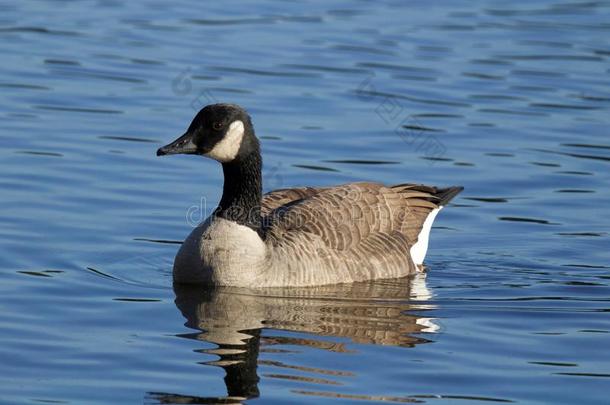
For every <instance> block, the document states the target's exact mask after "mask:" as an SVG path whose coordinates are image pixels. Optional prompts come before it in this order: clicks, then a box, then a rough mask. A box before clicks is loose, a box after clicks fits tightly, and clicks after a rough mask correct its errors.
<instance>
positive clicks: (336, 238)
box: [263, 183, 440, 251]
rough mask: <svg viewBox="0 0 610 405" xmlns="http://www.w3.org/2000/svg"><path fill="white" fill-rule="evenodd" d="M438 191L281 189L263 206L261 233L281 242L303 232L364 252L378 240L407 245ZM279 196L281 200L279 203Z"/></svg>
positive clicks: (371, 186) (372, 186)
mask: <svg viewBox="0 0 610 405" xmlns="http://www.w3.org/2000/svg"><path fill="white" fill-rule="evenodd" d="M314 190H315V192H314ZM438 191H439V190H437V189H436V188H433V187H426V186H419V185H412V184H403V185H397V186H392V187H386V186H384V185H382V184H379V183H350V184H346V185H342V186H337V187H329V188H323V189H311V190H310V189H290V190H282V191H280V192H279V194H277V195H276V196H275V197H274V199H272V200H269V201H270V202H271V201H273V203H274V204H275V203H277V204H275V206H276V208H273V209H270V210H269V208H270V207H271V205H272V204H269V205H268V207H267V209H268V211H264V210H265V209H263V212H267V214H266V217H267V220H268V222H267V224H268V225H267V232H266V238H267V239H268V240H269V241H270V242H271V243H273V244H282V241H284V240H293V239H294V237H295V236H296V235H297V234H298V235H302V234H309V235H310V236H311V237H312V238H314V239H319V240H321V241H322V242H323V244H324V245H325V246H327V247H328V248H330V249H333V250H338V251H346V250H349V249H358V248H359V247H362V248H365V247H367V248H366V250H367V251H370V250H371V249H373V248H374V246H372V245H376V244H379V243H382V244H383V245H388V246H389V247H391V248H392V249H394V248H395V247H396V246H397V242H396V239H397V238H398V239H400V242H401V243H400V244H399V245H404V243H405V242H406V243H407V244H408V245H412V244H413V243H415V242H416V241H417V236H418V235H419V232H420V230H421V227H422V225H423V223H424V221H425V219H426V217H427V216H428V214H429V213H430V211H431V210H433V209H435V208H438V206H439V204H438V202H439V201H440V198H439V197H438V196H437V194H438ZM271 194H274V193H271ZM282 201H287V203H285V204H283V205H280V204H281V202H282ZM263 204H265V200H263ZM405 239H406V241H405ZM395 242H396V243H395ZM369 245H371V246H369ZM382 247H383V246H382ZM403 247H404V246H403Z"/></svg>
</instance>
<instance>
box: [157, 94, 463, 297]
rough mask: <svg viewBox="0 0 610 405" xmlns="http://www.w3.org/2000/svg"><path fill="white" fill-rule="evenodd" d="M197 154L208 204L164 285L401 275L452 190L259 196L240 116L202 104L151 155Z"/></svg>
mask: <svg viewBox="0 0 610 405" xmlns="http://www.w3.org/2000/svg"><path fill="white" fill-rule="evenodd" d="M178 153H184V154H197V155H202V156H207V157H209V158H212V159H214V160H217V161H218V162H220V163H221V164H222V169H223V172H224V187H223V192H222V198H221V200H220V203H219V205H218V208H216V210H215V211H214V212H213V214H212V215H210V217H208V218H207V219H206V220H205V221H204V222H202V223H201V224H200V225H199V226H198V227H197V228H195V229H194V230H193V231H192V232H191V234H190V235H189V236H188V237H187V238H186V240H185V241H184V243H183V244H182V246H181V248H180V250H179V251H178V254H177V255H176V259H175V261H174V270H173V275H174V281H175V282H178V283H197V284H211V285H217V286H235V287H255V288H261V287H297V286H314V285H324V284H336V283H348V282H355V281H363V280H372V279H381V278H395V277H403V276H406V275H409V274H412V273H415V272H417V271H421V269H422V264H423V261H424V257H425V255H426V250H427V249H428V236H429V233H430V228H431V227H432V222H433V221H434V218H435V217H436V214H437V213H438V211H439V210H440V209H441V208H442V207H443V206H444V205H446V204H447V203H448V202H449V201H450V200H451V199H452V198H453V197H454V196H456V195H457V194H458V193H459V192H460V191H462V189H463V188H462V187H449V188H444V189H438V188H436V187H429V186H424V185H417V184H399V185H394V186H384V185H382V184H379V183H350V184H344V185H340V186H336V187H317V188H314V187H301V188H292V189H281V190H275V191H272V192H270V193H267V194H265V195H264V196H263V195H262V180H261V177H262V176H261V166H262V158H261V153H260V146H259V142H258V139H257V138H256V136H255V134H254V128H253V126H252V121H251V120H250V116H249V115H248V113H247V112H246V111H245V110H244V109H243V108H241V107H239V106H238V105H235V104H212V105H208V106H206V107H204V108H203V109H202V110H201V111H199V113H197V115H196V116H195V118H194V119H193V121H192V122H191V125H190V126H189V128H188V129H187V131H186V133H185V134H184V135H182V136H181V137H179V138H178V139H176V140H175V141H174V142H172V143H170V144H168V145H166V146H164V147H162V148H160V149H159V150H157V156H162V155H172V154H178Z"/></svg>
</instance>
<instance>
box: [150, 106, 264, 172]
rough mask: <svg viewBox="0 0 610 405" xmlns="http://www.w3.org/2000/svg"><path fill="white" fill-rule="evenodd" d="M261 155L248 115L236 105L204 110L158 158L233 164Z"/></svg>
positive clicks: (162, 149) (208, 107)
mask: <svg viewBox="0 0 610 405" xmlns="http://www.w3.org/2000/svg"><path fill="white" fill-rule="evenodd" d="M257 152H259V144H258V140H257V139H256V136H255V135H254V128H253V127H252V121H251V120H250V116H249V115H248V113H247V112H246V111H245V110H244V109H243V108H241V107H240V106H238V105H236V104H210V105H207V106H205V107H204V108H203V109H201V110H200V111H199V112H198V113H197V115H195V118H193V121H192V122H191V125H189V127H188V129H187V130H186V132H185V133H184V135H182V136H180V137H179V138H178V139H176V140H175V141H173V142H172V143H170V144H168V145H165V146H163V147H161V148H159V149H158V150H157V156H164V155H175V154H179V153H181V154H189V155H202V156H206V157H209V158H211V159H214V160H216V161H218V162H220V163H230V162H233V161H235V160H239V159H240V158H243V157H245V156H248V155H250V154H251V153H257Z"/></svg>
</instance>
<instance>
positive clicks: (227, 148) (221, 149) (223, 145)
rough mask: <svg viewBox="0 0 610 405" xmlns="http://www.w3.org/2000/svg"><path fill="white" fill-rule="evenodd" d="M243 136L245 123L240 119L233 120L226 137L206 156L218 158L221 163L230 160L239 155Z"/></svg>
mask: <svg viewBox="0 0 610 405" xmlns="http://www.w3.org/2000/svg"><path fill="white" fill-rule="evenodd" d="M243 137H244V123H243V122H242V121H240V120H237V121H233V122H232V123H231V125H229V129H228V130H227V133H226V134H225V136H224V138H222V139H221V141H220V142H218V143H217V144H216V145H215V146H214V148H213V149H212V150H211V151H209V152H208V153H206V156H207V157H210V158H212V159H215V160H218V161H219V162H221V163H225V162H230V161H231V160H233V159H235V156H237V152H239V147H240V146H241V141H242V139H243Z"/></svg>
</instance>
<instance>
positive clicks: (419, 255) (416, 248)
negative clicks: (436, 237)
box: [411, 207, 443, 265]
mask: <svg viewBox="0 0 610 405" xmlns="http://www.w3.org/2000/svg"><path fill="white" fill-rule="evenodd" d="M441 208H443V207H439V208H436V209H434V210H432V211H430V213H429V214H428V217H426V220H425V221H424V224H423V225H422V227H421V231H420V232H419V236H418V237H417V243H416V244H415V245H413V246H411V259H413V263H415V264H417V265H419V264H423V263H424V258H425V257H426V252H427V251H428V240H429V239H430V230H431V229H432V223H433V222H434V218H436V214H438V212H439V211H440V210H441Z"/></svg>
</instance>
